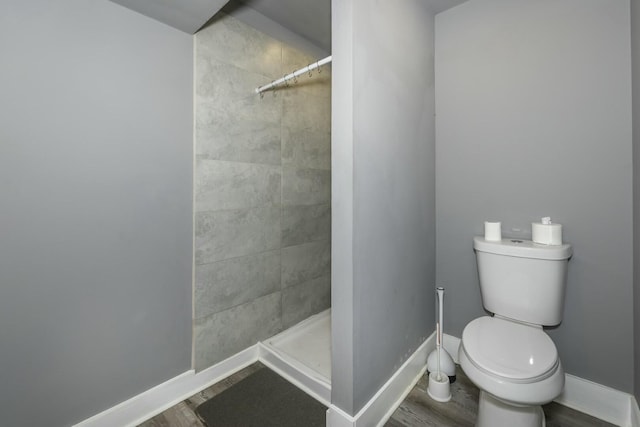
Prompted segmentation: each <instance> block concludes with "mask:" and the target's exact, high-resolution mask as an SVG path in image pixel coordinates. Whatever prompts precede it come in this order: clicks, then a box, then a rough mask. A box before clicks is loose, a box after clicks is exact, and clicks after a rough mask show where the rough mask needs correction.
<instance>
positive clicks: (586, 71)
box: [436, 0, 633, 391]
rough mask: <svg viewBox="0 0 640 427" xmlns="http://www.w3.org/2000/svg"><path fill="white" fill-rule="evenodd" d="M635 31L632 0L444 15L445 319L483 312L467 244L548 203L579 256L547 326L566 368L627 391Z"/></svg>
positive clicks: (544, 210)
mask: <svg viewBox="0 0 640 427" xmlns="http://www.w3.org/2000/svg"><path fill="white" fill-rule="evenodd" d="M629 31H630V30H629V2H628V1H627V0H616V1H604V0H562V1H551V0H545V1H536V2H531V1H528V0H515V1H514V0H477V1H471V2H468V3H465V4H463V5H461V6H459V7H457V8H455V9H451V10H449V11H447V12H444V13H442V14H440V15H438V16H437V17H436V41H437V42H436V81H437V82H438V85H437V90H436V112H437V120H436V129H437V134H436V140H437V147H436V152H437V158H436V164H437V168H436V169H437V170H436V195H437V196H436V206H437V209H436V211H437V220H436V228H437V230H438V231H437V246H436V247H437V279H438V283H441V284H442V285H443V286H444V287H445V288H446V289H447V294H448V299H447V304H446V306H445V313H446V319H445V325H447V328H448V330H447V331H445V332H447V333H449V334H452V335H456V336H460V335H461V332H462V329H463V328H464V326H465V325H466V324H467V323H468V322H469V321H470V320H472V319H473V318H475V317H477V316H481V315H483V314H484V311H483V309H482V304H481V300H480V294H479V289H478V280H477V272H476V264H475V258H474V253H473V249H472V238H473V236H474V235H479V234H481V233H482V231H483V221H484V220H501V221H502V222H503V233H504V234H505V235H507V236H519V237H520V236H521V237H524V238H528V237H529V238H530V235H531V234H530V227H531V226H530V223H531V222H532V221H535V220H539V218H540V217H542V216H546V215H550V216H551V217H552V218H553V220H555V221H556V222H559V223H562V224H564V239H565V241H566V242H568V243H571V244H572V245H573V248H574V256H573V258H572V259H571V261H570V263H569V274H568V289H567V295H566V303H565V313H564V320H563V322H562V324H561V325H560V326H558V327H557V328H554V329H551V330H550V331H549V333H550V335H551V337H552V338H553V340H554V341H555V343H556V345H557V347H558V350H559V352H560V356H561V359H562V362H563V364H564V366H565V368H566V371H567V372H568V373H570V374H574V375H577V376H579V377H582V378H586V379H590V380H592V381H595V382H597V383H601V384H605V385H608V386H611V387H614V388H617V389H620V390H624V391H631V390H632V389H633V376H632V375H630V373H631V372H632V369H633V340H632V337H633V295H632V291H633V287H632V269H633V263H632V243H633V242H632V232H631V230H632V226H633V224H632V200H633V199H632V164H631V114H630V105H631V98H630V96H631V95H630V94H631V76H630V55H629V43H630V42H629V40H630V33H629ZM516 229H519V231H518V230H516ZM612 331H615V332H612ZM612 363H613V364H614V365H615V369H611V367H612Z"/></svg>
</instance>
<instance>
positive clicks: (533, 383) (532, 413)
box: [458, 316, 564, 427]
mask: <svg viewBox="0 0 640 427" xmlns="http://www.w3.org/2000/svg"><path fill="white" fill-rule="evenodd" d="M458 357H459V359H460V366H461V367H462V369H463V370H464V372H465V373H466V374H467V376H468V377H469V379H470V380H471V381H472V382H473V383H474V384H476V385H477V386H478V388H479V389H480V390H481V393H480V402H479V411H478V420H477V422H476V426H478V427H485V426H512V425H513V426H515V425H517V426H522V427H540V426H542V425H544V415H543V414H542V408H541V407H540V405H542V404H545V403H548V402H551V401H552V400H553V399H555V398H556V397H558V395H559V394H560V393H561V392H562V389H563V387H564V370H563V369H562V365H561V363H560V360H559V358H558V352H557V350H556V347H555V345H554V344H553V341H551V338H549V336H548V335H547V334H546V333H545V332H544V331H543V330H542V328H540V327H536V326H531V325H525V324H522V323H518V322H514V321H510V320H507V319H501V318H498V317H488V316H485V317H480V318H478V319H475V320H473V321H472V322H471V323H469V324H468V325H467V326H466V328H465V329H464V332H463V333H462V341H461V345H460V349H459V354H458Z"/></svg>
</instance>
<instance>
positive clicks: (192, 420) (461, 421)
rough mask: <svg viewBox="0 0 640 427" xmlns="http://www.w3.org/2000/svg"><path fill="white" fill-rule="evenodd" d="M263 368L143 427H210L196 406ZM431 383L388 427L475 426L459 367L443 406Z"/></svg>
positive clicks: (585, 424)
mask: <svg viewBox="0 0 640 427" xmlns="http://www.w3.org/2000/svg"><path fill="white" fill-rule="evenodd" d="M263 368H264V365H262V364H261V363H259V362H258V363H255V364H253V365H251V366H249V367H247V368H245V369H243V370H241V371H238V372H237V373H235V374H233V375H231V376H230V377H228V378H226V379H224V380H222V381H220V382H219V383H216V384H214V385H212V386H211V387H209V388H207V389H205V390H203V391H201V392H200V393H196V394H194V395H193V396H191V397H190V398H188V399H187V400H185V401H183V402H180V403H178V404H177V405H175V406H173V407H171V408H169V409H167V410H166V411H164V412H162V413H161V414H158V415H156V416H155V417H153V418H151V419H150V420H148V421H145V422H144V423H142V424H140V426H139V427H207V426H206V425H204V424H203V423H202V421H200V419H199V418H198V416H197V415H196V413H195V409H196V407H197V406H198V405H200V404H201V403H203V402H205V401H206V400H208V399H210V398H212V397H213V396H215V395H217V394H219V393H222V392H223V391H224V390H226V389H228V388H229V387H231V386H233V385H234V384H236V383H237V382H239V381H241V380H242V379H244V378H246V377H247V376H249V375H251V374H252V373H253V372H256V371H257V370H259V369H263ZM427 383H428V379H427V377H426V375H423V376H422V378H421V379H420V381H418V384H416V386H415V387H414V388H413V389H412V390H411V392H410V393H409V394H408V395H407V397H406V398H405V400H404V401H403V402H402V404H401V405H400V407H399V408H398V409H397V410H396V411H395V412H394V413H393V415H392V416H391V418H390V419H389V421H388V422H387V423H386V424H385V427H422V426H434V427H464V426H469V427H471V426H473V425H474V422H475V415H476V412H477V410H478V389H477V388H476V387H475V386H474V385H473V383H471V381H469V379H468V378H467V377H466V375H465V374H464V372H462V370H461V369H460V368H459V367H458V369H457V380H456V382H455V383H453V384H452V385H451V394H452V399H451V401H449V402H447V403H439V402H436V401H434V400H433V399H431V398H430V397H429V396H428V395H427ZM543 408H544V412H545V415H546V418H547V427H608V426H613V427H615V426H614V425H613V424H609V423H607V422H604V421H602V420H599V419H597V418H593V417H591V416H589V415H586V414H583V413H581V412H578V411H575V410H573V409H570V408H567V407H565V406H562V405H558V404H557V403H550V404H548V405H545V406H544V407H543ZM301 427H303V426H301Z"/></svg>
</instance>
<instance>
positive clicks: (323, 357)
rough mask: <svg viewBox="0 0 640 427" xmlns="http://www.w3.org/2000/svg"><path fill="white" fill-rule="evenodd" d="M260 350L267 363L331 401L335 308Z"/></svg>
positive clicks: (307, 321) (297, 384)
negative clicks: (332, 322)
mask: <svg viewBox="0 0 640 427" xmlns="http://www.w3.org/2000/svg"><path fill="white" fill-rule="evenodd" d="M260 352H261V354H260V360H261V361H262V362H263V363H264V364H265V365H267V366H269V367H270V368H271V369H273V370H275V371H277V372H278V373H279V374H281V375H283V376H284V377H286V378H287V379H288V380H289V381H291V382H292V383H294V384H295V385H296V386H298V387H299V388H300V389H302V390H304V391H305V392H307V393H308V394H310V395H311V396H313V397H315V398H316V399H318V400H319V401H320V402H322V403H324V404H325V405H327V406H329V405H330V404H331V309H328V310H325V311H323V312H321V313H318V314H316V315H313V316H311V317H309V318H307V319H305V320H303V321H302V322H300V323H298V324H297V325H295V326H292V327H291V328H289V329H287V330H286V331H284V332H281V333H279V334H278V335H276V336H274V337H272V338H269V339H268V340H266V341H264V342H262V343H260Z"/></svg>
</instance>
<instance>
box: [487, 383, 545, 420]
mask: <svg viewBox="0 0 640 427" xmlns="http://www.w3.org/2000/svg"><path fill="white" fill-rule="evenodd" d="M545 425H546V422H545V419H544V412H543V411H542V406H514V405H509V404H507V403H504V402H503V401H502V400H498V399H496V398H495V397H493V396H492V395H491V394H489V393H487V392H486V391H484V390H480V399H479V401H478V418H477V420H476V427H511V426H518V427H545Z"/></svg>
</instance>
